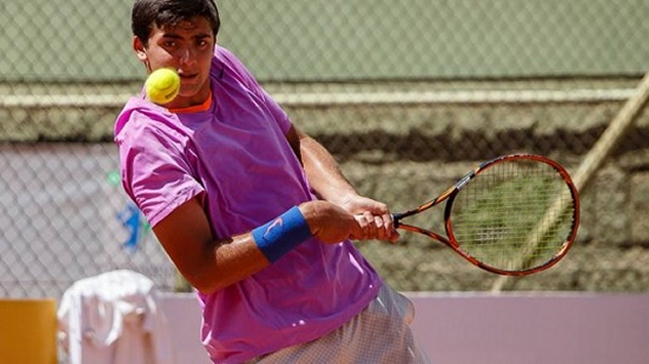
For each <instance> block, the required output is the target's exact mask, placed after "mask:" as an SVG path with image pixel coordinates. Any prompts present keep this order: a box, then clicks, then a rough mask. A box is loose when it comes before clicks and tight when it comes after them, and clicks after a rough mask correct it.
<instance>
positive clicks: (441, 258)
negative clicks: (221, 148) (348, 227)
mask: <svg viewBox="0 0 649 364" xmlns="http://www.w3.org/2000/svg"><path fill="white" fill-rule="evenodd" d="M131 4H132V1H131V0H112V1H99V0H21V1H18V0H3V1H2V3H0V24H1V25H0V27H1V28H2V31H1V32H0V55H1V56H0V297H10V298H30V297H55V298H60V297H61V295H62V294H63V292H64V291H65V290H66V289H67V288H68V287H70V285H71V284H72V283H73V282H75V281H77V280H79V279H82V278H85V277H88V276H93V275H97V274H99V273H102V272H106V271H110V270H115V269H130V270H134V271H137V272H140V273H142V274H144V275H146V276H148V277H150V278H151V279H152V280H154V281H155V282H156V284H157V285H158V286H159V287H160V289H161V290H163V291H177V290H186V289H187V287H186V285H185V284H184V283H183V282H182V280H179V279H178V278H177V274H176V272H175V270H174V267H173V266H172V265H171V263H170V262H169V260H168V258H167V256H166V255H165V254H164V252H163V251H162V249H161V248H160V247H159V245H158V244H157V242H156V240H155V237H154V236H153V234H152V233H151V231H150V226H149V225H148V224H147V222H146V221H145V219H144V218H143V217H142V215H141V214H140V213H139V211H138V210H137V208H135V207H134V206H133V205H132V203H131V202H130V201H129V200H128V198H127V197H126V196H125V194H124V192H123V191H122V187H121V185H120V181H119V175H118V172H117V170H118V159H117V154H116V148H115V146H114V144H113V142H112V136H113V134H112V131H113V130H112V127H113V122H114V119H115V117H116V116H117V114H118V112H119V111H120V109H121V107H122V106H123V104H124V103H125V102H126V100H127V99H128V98H129V97H130V96H134V95H137V94H138V93H139V92H140V88H141V86H142V83H143V81H144V78H145V77H146V74H145V71H144V69H143V67H142V66H141V65H140V64H139V62H138V61H137V59H136V58H135V55H134V53H133V52H132V50H131V33H130V8H131ZM219 6H220V10H221V17H222V28H221V32H220V34H219V38H218V42H219V44H220V45H221V46H224V47H227V48H229V49H230V50H232V51H233V52H234V53H235V54H236V55H238V56H239V57H240V59H241V60H242V61H243V62H244V63H245V64H246V65H247V66H248V67H249V69H250V70H251V71H252V72H253V73H254V74H255V75H256V76H257V78H258V79H259V81H260V82H261V83H262V85H263V86H264V87H265V88H266V89H267V90H268V91H269V92H270V93H271V95H273V96H274V97H275V98H276V100H277V101H278V102H280V104H281V105H282V106H283V107H284V108H285V110H286V111H287V112H288V113H289V115H290V116H291V117H292V119H293V121H294V123H295V124H296V125H298V126H299V127H300V128H302V129H303V130H305V131H306V132H307V133H310V134H311V135H312V136H313V137H315V138H316V139H318V140H319V141H321V142H322V143H323V144H324V145H325V146H326V147H327V148H329V150H330V151H331V152H332V153H333V154H334V156H335V157H336V159H337V160H338V161H339V162H340V165H341V168H342V169H343V171H344V173H345V174H346V175H347V176H348V178H349V179H350V180H351V181H352V183H353V184H354V185H355V186H356V187H357V188H358V190H359V191H360V192H361V193H363V194H366V195H367V196H370V197H373V198H376V199H379V200H382V201H384V202H386V203H388V204H389V205H390V206H391V208H392V210H394V211H398V210H404V209H408V208H412V207H414V206H416V205H419V204H420V203H422V202H424V201H426V200H428V199H431V198H433V197H436V196H437V195H438V194H439V193H440V192H442V190H444V189H445V188H446V187H448V185H449V184H450V183H452V182H453V181H454V180H455V179H457V178H459V177H461V176H462V175H463V174H464V173H465V172H466V171H467V170H468V169H469V168H471V167H473V165H475V163H477V162H479V161H482V160H486V159H490V158H493V157H496V156H498V155H501V154H506V153H513V152H528V153H537V154H543V155H547V156H549V157H551V158H554V159H556V160H558V161H559V162H560V163H562V164H564V165H565V166H566V167H567V168H568V170H569V171H570V172H571V173H574V172H575V171H576V170H577V169H578V168H579V166H580V164H581V163H582V161H583V160H584V157H585V156H586V155H587V154H588V152H589V151H590V150H592V148H593V146H594V145H595V143H596V142H597V141H598V139H599V138H600V137H601V135H602V134H603V132H604V131H605V130H606V128H607V127H608V125H609V124H610V123H611V121H612V120H613V119H614V118H615V117H616V115H617V114H618V113H619V111H620V109H621V108H622V106H623V105H624V103H625V102H626V101H627V100H628V99H629V98H631V97H632V96H634V95H635V94H636V92H637V87H638V85H639V84H640V81H641V79H642V77H643V75H644V74H645V72H646V71H647V69H649V42H647V34H649V22H647V21H646V14H648V13H649V1H647V0H629V1H610V0H571V1H564V0H526V1H517V0H488V1H472V0H454V1H445V0H403V1H398V2H395V1H386V0H355V1H346V0H328V1H320V0H308V1H307V0H291V1H289V0H274V1H258V0H221V1H219ZM242 178H245V176H242ZM580 194H581V199H582V210H581V213H582V223H581V227H580V230H579V234H578V240H577V242H576V243H575V245H574V247H573V248H572V249H571V251H570V252H569V253H568V256H567V257H566V258H565V259H564V260H563V261H561V262H560V263H559V264H558V265H557V266H556V267H554V268H553V269H551V270H549V271H547V272H544V273H541V274H538V275H534V276H531V277H525V278H516V279H511V280H510V283H509V284H508V285H507V286H506V289H507V290H519V291H598V292H646V291H649V116H648V115H646V113H645V112H644V111H641V112H640V113H639V114H638V116H637V118H635V120H634V122H633V124H632V125H631V126H630V128H629V129H628V130H627V131H626V133H624V134H623V135H622V137H621V138H620V139H619V142H618V144H617V145H616V147H615V148H614V149H613V150H612V151H611V154H610V156H609V157H608V158H607V159H606V160H605V161H604V163H603V164H602V165H601V168H599V169H598V170H597V171H596V173H595V174H594V175H593V176H592V178H590V179H589V183H588V184H587V186H586V188H584V189H583V190H582V191H580ZM441 221H442V216H441V209H438V210H436V211H434V212H432V213H431V214H430V215H428V217H427V218H425V220H422V221H420V223H421V224H424V225H425V226H431V227H433V229H435V230H441V229H443V227H442V225H441ZM358 246H359V248H360V249H362V251H363V252H364V253H365V255H366V256H367V257H368V259H369V260H370V261H371V262H372V263H373V264H374V266H375V267H376V268H377V269H378V270H379V271H380V272H381V273H382V275H383V276H384V277H385V278H386V279H387V280H388V281H389V282H390V283H391V284H392V285H393V286H394V287H395V288H397V289H399V290H403V291H487V290H490V288H491V287H492V284H493V283H494V281H495V280H496V277H495V276H494V275H491V274H489V273H485V272H482V271H480V270H479V269H478V268H475V267H473V266H472V265H470V264H469V263H467V262H464V261H463V260H461V258H459V257H458V256H456V255H455V253H453V252H452V251H450V249H448V248H445V247H443V246H442V245H441V244H439V243H436V242H431V241H429V240H427V239H425V238H421V237H417V236H414V235H411V234H406V233H404V234H403V236H402V239H401V240H400V242H399V243H398V244H396V245H390V244H387V243H384V242H376V241H369V242H359V243H358Z"/></svg>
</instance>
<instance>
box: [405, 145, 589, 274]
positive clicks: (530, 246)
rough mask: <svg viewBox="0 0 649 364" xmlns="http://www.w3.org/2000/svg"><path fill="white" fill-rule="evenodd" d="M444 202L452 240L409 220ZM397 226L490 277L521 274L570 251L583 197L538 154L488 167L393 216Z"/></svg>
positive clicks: (511, 157) (543, 267)
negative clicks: (440, 245) (442, 246)
mask: <svg viewBox="0 0 649 364" xmlns="http://www.w3.org/2000/svg"><path fill="white" fill-rule="evenodd" d="M443 201H446V206H445V210H444V222H445V225H444V226H445V230H446V236H443V235H440V234H438V233H435V232H432V231H430V230H427V229H424V228H422V227H418V226H414V225H408V224H406V223H404V222H403V220H404V219H406V218H408V217H411V216H413V215H416V214H420V213H422V212H424V211H426V210H428V209H430V208H432V207H433V206H436V205H439V204H440V203H442V202H443ZM393 219H394V224H395V227H397V228H399V229H403V230H408V231H412V232H415V233H420V234H423V235H426V236H428V237H430V238H433V239H435V240H438V241H440V242H442V243H444V244H446V245H447V246H449V247H451V248H452V249H453V250H455V251H456V252H457V253H459V254H460V255H461V256H462V257H464V258H465V259H466V260H468V261H469V262H471V263H473V264H474V265H476V266H478V267H479V268H482V269H485V270H487V271H489V272H492V273H496V274H501V275H507V276H523V275H528V274H532V273H537V272H540V271H543V270H546V269H548V268H550V267H552V266H553V265H555V264H556V263H557V262H558V261H559V260H561V259H562V258H563V257H564V256H565V255H566V253H567V252H568V250H569V249H570V247H571V245H572V243H573V241H574V240H575V236H576V235H577V229H578V226H579V197H578V192H577V188H576V187H575V185H574V184H573V182H572V180H571V178H570V176H569V174H568V172H567V171H566V170H565V168H563V167H562V166H561V165H560V164H559V163H557V162H555V161H553V160H551V159H549V158H546V157H543V156H539V155H531V154H512V155H506V156H501V157H498V158H495V159H492V160H490V161H487V162H483V163H481V164H480V165H478V166H477V167H475V168H474V169H473V170H471V171H470V172H469V173H467V174H466V175H465V176H464V177H462V178H461V179H460V180H459V181H457V182H456V183H455V185H453V186H451V187H450V188H449V189H448V190H446V191H445V192H444V193H442V194H441V195H440V196H439V197H437V198H435V199H433V200H431V201H428V202H426V203H424V204H423V205H421V206H419V207H417V208H415V209H412V210H409V211H405V212H401V213H396V214H393Z"/></svg>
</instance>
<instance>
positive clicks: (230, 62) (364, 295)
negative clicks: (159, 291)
mask: <svg viewBox="0 0 649 364" xmlns="http://www.w3.org/2000/svg"><path fill="white" fill-rule="evenodd" d="M210 76H211V83H212V97H213V100H212V103H211V106H210V107H209V109H206V110H201V111H195V112H179V113H171V112H169V111H168V110H167V109H165V108H163V107H160V106H157V105H154V104H152V103H150V102H148V101H145V100H144V99H143V98H142V97H140V98H132V99H130V100H129V101H128V103H127V104H126V106H125V107H124V109H123V111H122V112H121V113H120V115H119V116H118V118H117V121H116V124H115V141H116V143H117V145H118V148H119V154H120V163H121V172H122V180H123V185H124V188H125V190H126V192H127V193H128V195H129V196H130V197H131V198H132V199H133V201H135V203H136V204H137V205H138V206H139V207H140V209H141V210H142V212H143V213H144V214H145V215H146V217H147V218H148V220H149V222H150V223H151V225H153V226H155V225H156V224H157V223H158V222H160V221H161V220H162V219H164V218H165V217H166V216H167V215H168V214H169V213H170V212H171V211H173V210H174V209H175V208H176V207H178V206H179V205H181V204H183V203H184V202H186V201H188V200H189V199H191V198H193V197H195V196H199V198H200V201H201V202H202V204H203V207H204V209H205V211H206V213H207V214H208V217H209V219H210V223H211V226H212V231H213V232H214V235H215V237H216V238H219V237H220V238H223V237H229V236H232V235H235V234H240V233H245V232H248V231H250V230H252V229H253V228H255V227H257V226H259V225H262V224H264V223H266V222H268V221H269V220H271V219H272V218H274V217H276V216H277V215H279V214H281V213H283V212H284V211H286V210H288V209H289V208H291V207H292V206H294V205H297V204H299V203H301V202H304V201H308V200H313V199H315V196H314V194H313V193H312V191H311V189H310V187H309V184H308V182H307V180H306V178H305V175H304V172H303V169H302V168H301V164H300V162H299V160H298V159H297V157H296V156H295V154H294V153H293V151H292V149H291V147H290V145H289V143H288V141H287V139H286V137H285V135H286V133H287V132H288V130H289V128H290V127H291V122H290V120H289V118H288V116H287V115H286V113H285V112H284V111H283V110H282V109H281V108H280V106H279V105H278V104H277V103H276V102H275V101H273V100H272V99H271V98H270V96H269V95H268V94H267V93H266V92H265V91H264V90H263V89H262V88H261V87H260V86H259V85H258V83H257V81H256V80H255V79H254V78H253V76H252V75H251V74H250V73H249V72H248V71H247V70H246V68H245V67H244V66H243V65H242V64H241V62H240V61H239V60H238V59H236V58H235V57H234V55H232V53H230V52H229V51H227V50H226V49H224V48H222V47H218V48H217V50H216V51H215V57H214V59H213V62H212V70H211V75H210ZM380 286H381V281H380V279H379V277H378V275H377V274H376V272H375V271H374V270H373V269H372V267H371V266H370V265H369V264H368V262H366V261H365V259H364V258H363V257H362V256H361V255H360V253H359V252H358V251H357V250H356V248H355V247H354V246H353V244H352V243H351V242H350V241H343V242H341V243H339V244H324V243H321V242H319V241H317V240H316V239H311V240H308V241H306V242H305V243H303V244H301V245H300V246H298V247H297V248H295V249H294V250H292V251H291V252H289V253H288V254H286V255H285V256H284V257H282V258H281V259H280V260H278V261H277V262H275V263H274V264H272V265H271V266H269V267H267V268H266V269H264V270H262V271H260V272H258V273H256V274H254V275H252V276H251V277H249V278H247V279H244V280H243V281H240V282H238V283H236V284H233V285H231V286H229V287H227V288H225V289H223V290H220V291H218V292H215V293H214V294H211V295H203V294H200V293H199V294H198V296H199V300H200V302H201V304H202V306H203V327H202V333H201V334H202V340H203V344H204V345H205V347H206V349H207V351H208V353H209V355H210V357H211V358H212V361H213V362H215V363H216V362H218V363H236V362H242V361H246V360H249V359H252V358H254V357H257V356H259V355H262V354H264V353H268V352H272V351H276V350H279V349H281V348H284V347H287V346H292V345H295V344H300V343H305V342H307V341H311V340H313V339H316V338H318V337H320V336H322V335H324V334H326V333H328V332H331V331H333V330H335V329H336V328H338V327H340V326H341V325H342V324H344V323H345V322H346V321H348V320H349V319H351V318H352V317H353V316H355V315H356V314H357V313H359V312H360V311H361V310H362V309H363V308H365V307H366V306H367V305H368V304H369V302H370V301H371V300H372V299H373V298H374V297H376V295H377V293H378V290H379V288H380Z"/></svg>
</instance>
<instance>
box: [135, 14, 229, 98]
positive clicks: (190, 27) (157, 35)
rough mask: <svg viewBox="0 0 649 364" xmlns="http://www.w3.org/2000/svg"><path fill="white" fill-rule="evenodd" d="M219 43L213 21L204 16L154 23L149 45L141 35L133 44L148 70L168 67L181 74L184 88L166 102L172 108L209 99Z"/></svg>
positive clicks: (181, 86)
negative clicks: (169, 101) (174, 21)
mask: <svg viewBox="0 0 649 364" xmlns="http://www.w3.org/2000/svg"><path fill="white" fill-rule="evenodd" d="M215 44H216V40H215V39H214V35H213V32H212V28H211V27H210V23H209V22H208V21H207V20H206V19H205V18H202V17H195V18H192V19H190V20H187V21H183V22H180V23H178V24H177V25H175V26H165V27H163V28H158V27H157V26H154V28H153V30H152V31H151V35H150V37H149V44H148V45H147V46H146V47H145V46H144V44H143V43H142V42H141V41H140V39H139V38H137V37H134V39H133V48H134V49H135V52H136V54H137V56H138V58H139V59H140V61H142V63H143V64H144V65H145V66H146V68H147V71H148V72H151V71H154V70H156V69H158V68H163V67H168V68H172V69H174V70H176V71H177V72H178V75H180V92H179V93H178V96H177V97H176V99H174V101H172V102H171V103H170V104H168V105H166V106H167V107H169V108H180V107H189V106H193V105H197V104H200V103H202V102H204V101H205V100H206V99H207V97H208V96H209V90H210V82H209V74H210V66H211V64H212V56H213V55H214V46H215Z"/></svg>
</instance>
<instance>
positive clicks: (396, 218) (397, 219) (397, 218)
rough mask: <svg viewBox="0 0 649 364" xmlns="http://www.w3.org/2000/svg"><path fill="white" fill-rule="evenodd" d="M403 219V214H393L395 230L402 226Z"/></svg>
mask: <svg viewBox="0 0 649 364" xmlns="http://www.w3.org/2000/svg"><path fill="white" fill-rule="evenodd" d="M402 217H403V214H392V224H393V225H394V228H395V229H398V228H399V225H400V224H401V221H400V220H401V218H402Z"/></svg>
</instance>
